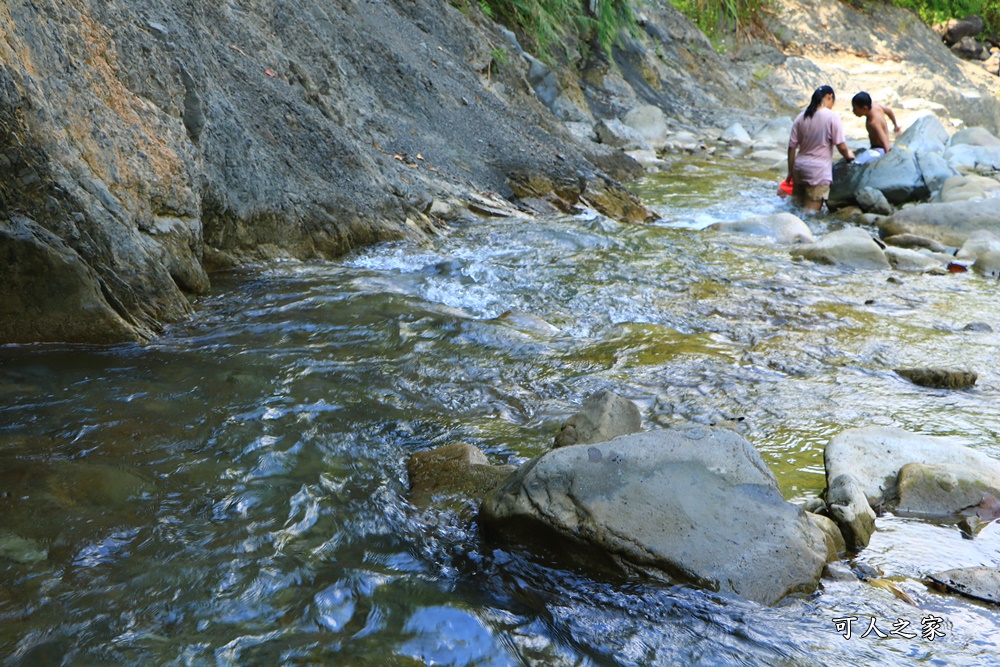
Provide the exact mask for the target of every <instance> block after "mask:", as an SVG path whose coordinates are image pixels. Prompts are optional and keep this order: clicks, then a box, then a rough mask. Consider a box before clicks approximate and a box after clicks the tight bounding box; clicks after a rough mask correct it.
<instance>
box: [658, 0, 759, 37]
mask: <svg viewBox="0 0 1000 667" xmlns="http://www.w3.org/2000/svg"><path fill="white" fill-rule="evenodd" d="M670 2H671V4H673V5H674V7H676V8H677V9H679V10H680V11H681V12H682V13H683V14H684V15H685V16H687V17H688V18H689V19H691V20H692V21H693V22H694V23H695V24H696V25H697V26H698V27H699V28H701V31H702V32H703V33H705V34H706V35H707V36H708V37H709V39H712V38H714V37H718V36H721V35H723V34H726V33H735V34H736V37H737V38H744V37H749V36H751V35H756V36H765V35H767V34H768V31H767V28H766V27H764V14H765V12H767V11H768V10H769V6H770V2H769V0H670Z"/></svg>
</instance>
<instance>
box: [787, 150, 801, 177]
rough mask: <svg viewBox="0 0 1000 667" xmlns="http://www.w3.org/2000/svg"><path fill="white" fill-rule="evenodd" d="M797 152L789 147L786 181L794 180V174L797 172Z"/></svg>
mask: <svg viewBox="0 0 1000 667" xmlns="http://www.w3.org/2000/svg"><path fill="white" fill-rule="evenodd" d="M797 150H798V149H797V148H796V147H794V146H789V147H788V176H786V177H785V180H786V181H791V180H792V173H793V172H794V171H795V153H796V152H797Z"/></svg>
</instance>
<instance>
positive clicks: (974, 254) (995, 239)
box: [955, 229, 1000, 261]
mask: <svg viewBox="0 0 1000 667" xmlns="http://www.w3.org/2000/svg"><path fill="white" fill-rule="evenodd" d="M997 250H1000V236H997V235H996V234H994V233H993V232H988V231H986V230H985V229H979V230H976V231H974V232H972V233H971V234H969V238H967V239H966V240H965V243H963V244H962V247H961V248H959V249H958V252H956V253H955V259H961V260H972V261H975V260H977V259H978V258H979V257H980V255H983V254H985V253H987V252H991V251H997Z"/></svg>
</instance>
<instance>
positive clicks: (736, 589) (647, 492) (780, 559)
mask: <svg viewBox="0 0 1000 667" xmlns="http://www.w3.org/2000/svg"><path fill="white" fill-rule="evenodd" d="M481 519H482V522H483V526H484V529H485V530H486V533H487V535H488V536H489V537H491V538H493V539H498V538H503V539H513V540H515V541H518V542H523V543H527V544H531V545H535V546H538V547H540V548H543V549H549V550H553V551H554V552H555V553H557V554H559V555H561V556H563V557H565V558H570V559H573V560H576V561H577V562H581V563H584V564H588V565H592V566H598V567H606V568H607V567H609V568H612V569H613V570H614V571H616V572H619V573H621V572H632V571H640V572H644V573H646V574H648V575H651V576H653V577H656V578H665V579H668V580H680V581H685V582H690V583H694V584H696V585H699V586H703V587H705V588H708V589H710V590H713V591H718V592H722V593H734V594H737V595H741V596H743V597H746V598H749V599H751V600H755V601H757V602H761V603H764V604H773V603H775V602H777V601H778V600H780V599H781V598H783V597H784V596H786V595H789V594H791V593H795V592H810V591H813V590H815V588H816V586H817V584H818V582H819V578H820V575H821V573H822V571H823V566H824V564H825V563H826V560H827V550H828V547H827V534H826V533H825V532H824V530H823V529H822V528H821V527H819V526H818V525H817V524H815V523H814V522H813V521H810V520H809V518H808V517H807V515H806V513H805V512H803V511H802V510H801V509H800V508H798V507H796V506H794V505H792V504H790V503H788V502H786V501H785V500H784V498H783V497H782V495H781V492H780V490H779V488H778V484H777V481H776V479H775V477H774V475H773V474H772V473H771V472H770V470H768V469H767V467H766V466H765V465H764V462H763V461H762V460H761V458H760V455H759V454H758V453H757V451H756V450H755V449H754V448H753V447H752V446H751V445H750V443H748V442H747V441H746V440H744V439H743V438H742V437H740V436H739V435H737V434H736V433H733V432H732V431H729V430H727V429H721V428H710V427H703V426H689V427H682V428H676V429H670V430H664V431H653V432H646V433H639V434H635V435H629V436H623V437H619V438H615V439H614V440H611V441H609V442H604V443H598V444H594V445H575V446H571V447H561V448H558V449H553V450H551V451H550V452H548V453H546V454H544V455H542V456H540V457H538V458H536V459H534V460H532V461H531V462H529V463H527V464H525V465H524V466H522V467H521V468H520V469H519V470H518V471H517V473H515V474H514V475H513V476H512V477H511V478H510V479H509V480H508V482H507V483H506V484H505V485H504V486H503V487H501V488H500V489H497V490H496V491H495V492H494V493H493V494H491V495H490V496H489V497H488V498H487V499H486V502H485V503H484V504H483V510H482V512H481Z"/></svg>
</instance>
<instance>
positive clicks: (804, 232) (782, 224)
mask: <svg viewBox="0 0 1000 667" xmlns="http://www.w3.org/2000/svg"><path fill="white" fill-rule="evenodd" d="M708 229H714V230H718V231H724V232H735V233H738V234H752V235H754V236H769V237H771V238H773V239H774V240H775V241H777V242H778V243H812V242H814V241H815V240H816V239H815V238H814V237H813V233H812V230H811V229H809V225H807V224H806V223H805V222H803V220H802V219H801V218H799V217H798V216H796V215H792V214H791V213H775V214H774V215H765V216H761V217H757V218H748V219H746V220H739V221H737V222H717V223H715V224H713V225H709V226H708Z"/></svg>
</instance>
